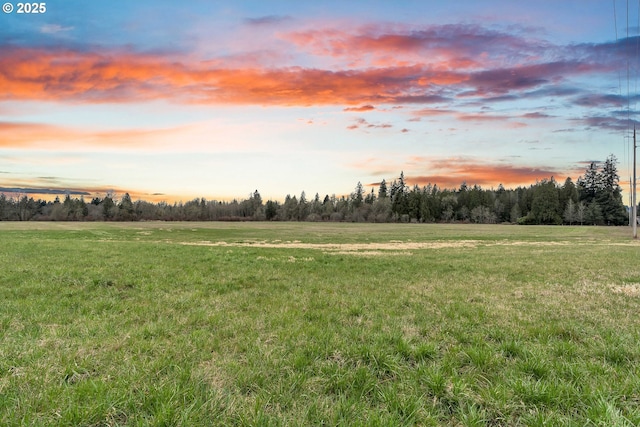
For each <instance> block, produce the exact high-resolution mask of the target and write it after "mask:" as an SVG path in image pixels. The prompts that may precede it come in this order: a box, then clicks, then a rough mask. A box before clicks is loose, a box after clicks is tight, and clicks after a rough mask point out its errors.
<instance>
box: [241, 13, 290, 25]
mask: <svg viewBox="0 0 640 427" xmlns="http://www.w3.org/2000/svg"><path fill="white" fill-rule="evenodd" d="M290 20H292V18H291V16H288V15H266V16H260V17H257V18H246V19H245V20H244V22H245V23H246V24H249V25H273V24H281V23H283V22H287V21H290Z"/></svg>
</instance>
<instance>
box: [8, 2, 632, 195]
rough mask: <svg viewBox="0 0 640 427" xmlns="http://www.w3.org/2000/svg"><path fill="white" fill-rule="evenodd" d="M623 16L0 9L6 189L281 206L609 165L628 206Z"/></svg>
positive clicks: (490, 8) (381, 7) (120, 5)
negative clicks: (251, 200)
mask: <svg viewBox="0 0 640 427" xmlns="http://www.w3.org/2000/svg"><path fill="white" fill-rule="evenodd" d="M12 3H13V5H14V7H17V2H12ZM628 3H629V2H624V1H622V0H616V1H613V2H612V1H610V0H609V1H605V0H575V1H571V0H563V1H556V0H539V1H535V2H534V1H530V2H521V1H513V0H505V1H499V0H473V1H471V0H468V1H465V0H456V1H451V0H443V1H440V0H417V1H371V0H369V1H345V0H339V1H326V0H325V1H322V2H316V1H303V0H298V1H286V0H281V1H238V0H235V1H193V0H192V1H188V2H177V1H162V0H154V1H114V0H109V1H107V0H105V1H94V0H92V1H86V0H77V1H74V0H64V1H63V0H53V1H52V0H49V1H46V3H45V4H46V12H45V13H41V14H37V15H35V14H18V13H16V10H15V8H14V11H13V12H12V13H9V14H7V13H0V192H2V191H4V192H5V193H6V192H8V191H10V190H11V189H18V190H17V191H19V192H21V193H22V194H24V193H32V194H33V195H34V197H43V198H51V197H55V196H53V194H55V193H59V194H65V193H70V194H72V195H78V196H79V195H84V197H85V199H90V198H92V197H94V196H104V195H105V193H106V192H107V191H114V192H115V193H116V194H119V195H121V194H123V193H124V192H129V193H130V194H131V195H132V197H133V199H134V200H135V199H145V200H152V201H160V200H166V201H168V202H174V201H180V200H182V201H188V200H191V199H193V198H195V197H206V198H207V199H209V200H213V199H217V200H223V199H224V200H228V199H231V198H246V197H248V195H249V193H252V192H253V191H254V190H256V189H257V190H258V191H259V192H260V193H261V195H262V197H263V199H265V200H267V199H274V200H282V199H284V196H285V195H286V194H291V195H297V196H299V195H300V193H301V192H302V191H305V192H306V195H307V197H308V198H312V197H313V196H314V195H315V193H316V192H317V193H319V194H320V196H321V197H324V195H325V194H336V195H342V194H348V193H350V192H352V191H353V190H354V188H355V186H356V184H357V183H358V181H360V182H362V184H363V185H365V187H366V188H371V187H373V188H376V189H377V183H379V182H380V181H381V180H382V179H386V180H387V181H388V182H389V181H392V180H393V179H394V178H396V177H397V176H398V175H399V174H400V172H401V171H404V174H405V177H406V178H407V181H408V183H409V184H410V185H414V184H419V185H426V184H428V183H432V184H437V185H438V186H440V187H443V188H457V187H459V186H460V184H461V183H462V182H466V183H467V184H469V185H473V184H479V185H481V186H482V187H486V188H491V187H494V188H495V187H497V186H498V185H499V184H500V183H502V184H503V185H504V186H505V187H516V186H518V185H527V186H528V185H530V184H532V183H535V181H536V180H540V179H544V178H549V177H550V176H554V177H555V178H556V180H558V181H563V180H564V179H565V178H566V177H567V176H571V177H572V178H573V179H574V180H575V179H577V178H578V176H580V175H581V174H582V173H583V172H584V169H585V167H586V165H587V164H588V163H589V162H591V161H602V160H604V159H605V158H606V157H607V156H608V155H609V154H610V153H613V154H615V155H616V156H617V157H618V160H619V161H620V163H619V165H618V169H619V172H620V175H621V185H622V186H623V189H624V190H625V193H627V194H628V186H629V176H630V174H631V173H630V165H631V161H630V159H631V156H632V152H631V146H630V142H629V141H630V138H629V137H628V136H629V134H630V132H632V129H633V123H634V120H635V119H636V115H637V113H636V107H637V101H638V98H639V97H638V68H639V67H638V66H639V64H640V62H639V59H638V56H639V53H638V52H639V48H638V46H639V43H638V37H637V35H638V27H639V26H640V25H639V19H640V18H639V17H640V15H639V13H638V8H637V4H632V5H630V6H629V9H627V4H628ZM631 3H635V2H631ZM627 11H628V12H627ZM614 17H615V18H616V19H614ZM630 129H631V131H630ZM7 194H8V193H7ZM624 201H625V203H628V199H627V196H626V195H625V200H624Z"/></svg>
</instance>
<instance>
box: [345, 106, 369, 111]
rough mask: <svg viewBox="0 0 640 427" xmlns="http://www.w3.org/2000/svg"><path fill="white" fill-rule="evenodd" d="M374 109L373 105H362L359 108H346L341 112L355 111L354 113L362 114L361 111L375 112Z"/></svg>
mask: <svg viewBox="0 0 640 427" xmlns="http://www.w3.org/2000/svg"><path fill="white" fill-rule="evenodd" d="M375 109H376V107H374V106H373V105H363V106H360V107H348V108H345V109H344V110H343V111H356V112H362V111H371V110H375Z"/></svg>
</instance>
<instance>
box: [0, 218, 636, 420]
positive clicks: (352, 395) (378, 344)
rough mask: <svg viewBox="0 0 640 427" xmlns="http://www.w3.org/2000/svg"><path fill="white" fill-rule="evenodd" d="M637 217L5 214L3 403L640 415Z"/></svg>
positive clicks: (0, 322)
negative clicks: (235, 220) (172, 219)
mask: <svg viewBox="0 0 640 427" xmlns="http://www.w3.org/2000/svg"><path fill="white" fill-rule="evenodd" d="M628 231H629V230H628V229H627V228H597V227H512V226H462V225H394V224H380V225H365V224H298V223H296V224H280V223H279V224H270V223H251V224H224V223H206V224H205V223H195V224H194V223H133V224H68V223H67V224H65V223H61V224H53V223H47V224H39V223H30V224H16V223H12V224H10V223H0V236H1V237H0V238H1V239H2V240H1V242H2V244H1V245H0V263H1V265H2V268H1V269H0V301H2V308H1V309H0V424H2V425H9V426H11V425H85V426H98V425H111V426H115V425H167V426H169V425H247V426H248V425H363V426H364V425H367V426H369V425H381V426H382V425H384V426H387V425H394V426H395V425H433V426H437V425H452V426H453V425H464V426H476V425H527V426H529V425H540V426H542V425H580V426H584V425H593V426H599V425H602V426H611V425H614V426H626V425H628V426H632V425H639V424H640V372H639V368H638V366H640V347H639V346H638V342H639V338H640V336H639V335H640V327H639V324H640V323H639V321H638V313H640V310H639V308H640V267H639V266H638V262H637V260H638V256H639V255H640V244H637V243H635V242H632V241H631V239H630V238H629V237H628V235H629V234H630V233H629V232H628ZM263 241H267V242H276V243H278V242H282V243H285V242H293V241H300V242H303V243H311V244H323V243H339V244H344V245H348V244H353V243H384V242H390V241H394V242H396V243H399V242H456V241H461V242H462V241H465V242H467V241H473V242H474V244H473V245H459V246H455V245H449V246H443V247H439V246H437V245H434V246H433V247H429V248H423V249H415V248H414V249H409V250H398V249H393V250H391V249H389V250H377V251H366V252H365V251H351V252H349V251H346V252H345V251H333V252H331V251H325V250H323V249H321V248H320V247H313V246H310V247H306V248H304V247H290V246H282V247H263V246H260V245H245V246H243V244H246V243H251V242H263ZM200 242H205V244H209V243H217V242H226V243H227V245H225V246H206V245H202V246H200V245H185V244H184V243H192V244H193V243H200ZM358 252H362V253H360V254H358Z"/></svg>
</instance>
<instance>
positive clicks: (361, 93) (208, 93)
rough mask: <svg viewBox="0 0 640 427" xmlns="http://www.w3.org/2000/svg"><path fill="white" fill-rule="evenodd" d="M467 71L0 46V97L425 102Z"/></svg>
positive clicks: (96, 100) (288, 102) (93, 100)
mask: <svg viewBox="0 0 640 427" xmlns="http://www.w3.org/2000/svg"><path fill="white" fill-rule="evenodd" d="M465 78H466V77H465V76H462V75H458V74H456V73H452V72H448V71H438V70H432V69H429V68H424V67H422V66H419V65H412V66H404V67H388V68H372V69H365V70H344V71H328V70H319V69H311V68H302V67H288V68H279V69H261V68H238V69H227V68H205V66H204V65H202V64H201V63H197V64H186V63H182V62H176V61H171V60H170V59H168V58H163V57H160V56H154V55H148V54H147V55H134V54H132V53H128V52H92V53H87V52H80V51H73V50H51V49H48V50H45V49H35V48H24V49H22V48H7V47H5V48H0V100H15V99H19V100H56V101H59V100H64V101H76V102H78V101H79V102H89V103H100V102H139V101H145V100H153V99H169V100H174V101H178V102H190V103H211V104H223V103H232V104H275V105H331V104H334V105H335V104H343V105H358V104H363V103H377V102H383V103H394V102H424V101H425V100H428V99H429V97H430V96H434V94H432V93H431V89H430V87H429V86H430V85H433V84H448V83H451V82H460V81H463V80H464V79H465ZM421 87H424V88H423V89H420V88H421ZM434 100H436V101H437V100H439V99H434Z"/></svg>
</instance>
